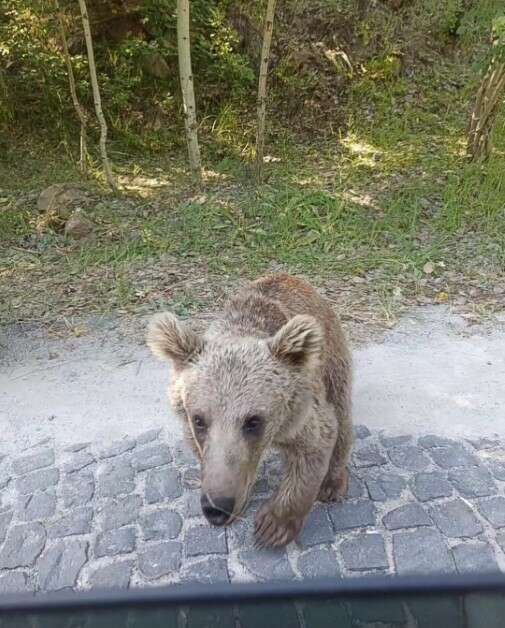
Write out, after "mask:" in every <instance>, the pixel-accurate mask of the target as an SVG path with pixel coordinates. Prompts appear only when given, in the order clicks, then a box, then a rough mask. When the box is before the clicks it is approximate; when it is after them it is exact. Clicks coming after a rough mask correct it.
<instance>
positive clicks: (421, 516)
mask: <svg viewBox="0 0 505 628" xmlns="http://www.w3.org/2000/svg"><path fill="white" fill-rule="evenodd" d="M382 521H383V523H384V525H385V526H386V528H387V529H388V530H398V529H399V528H417V527H420V526H429V525H430V524H431V519H430V518H429V517H428V515H427V513H426V511H425V510H424V508H423V507H422V506H420V505H419V504H417V503H410V504H405V505H404V506H400V507H399V508H395V509H394V510H392V511H391V512H388V513H387V515H385V516H384V517H383V519H382Z"/></svg>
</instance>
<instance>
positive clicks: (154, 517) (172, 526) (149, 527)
mask: <svg viewBox="0 0 505 628" xmlns="http://www.w3.org/2000/svg"><path fill="white" fill-rule="evenodd" d="M140 527H141V528H142V533H143V535H144V539H145V540H146V541H152V540H164V539H175V538H176V537H177V536H179V532H180V531H181V529H182V518H181V516H180V515H179V514H178V513H177V512H174V511H173V510H169V509H168V508H164V509H162V510H156V511H154V512H150V513H147V514H144V515H142V517H141V518H140ZM207 551H208V550H207Z"/></svg>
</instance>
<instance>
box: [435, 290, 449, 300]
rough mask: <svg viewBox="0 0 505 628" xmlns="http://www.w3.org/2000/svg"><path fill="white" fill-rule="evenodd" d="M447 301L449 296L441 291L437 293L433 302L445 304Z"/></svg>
mask: <svg viewBox="0 0 505 628" xmlns="http://www.w3.org/2000/svg"><path fill="white" fill-rule="evenodd" d="M448 299H449V295H448V294H447V292H444V291H443V290H441V291H440V292H437V295H436V296H435V301H436V302H437V303H445V302H446V301H447V300H448Z"/></svg>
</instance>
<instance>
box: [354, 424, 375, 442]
mask: <svg viewBox="0 0 505 628" xmlns="http://www.w3.org/2000/svg"><path fill="white" fill-rule="evenodd" d="M370 434H371V432H370V430H369V429H368V427H366V426H365V425H355V426H354V438H356V439H358V440H363V439H365V438H368V437H369V436H370Z"/></svg>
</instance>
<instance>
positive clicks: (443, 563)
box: [393, 528, 456, 576]
mask: <svg viewBox="0 0 505 628" xmlns="http://www.w3.org/2000/svg"><path fill="white" fill-rule="evenodd" d="M393 555H394V559H395V565H396V570H397V573H398V575H400V576H403V575H407V574H430V573H453V572H454V571H455V570H456V568H455V566H454V561H453V559H452V556H451V554H450V553H449V549H448V548H447V544H446V542H445V539H444V537H443V536H442V535H441V534H440V532H438V530H432V529H430V528H421V529H419V530H415V531H414V532H397V533H396V534H394V535H393Z"/></svg>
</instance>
